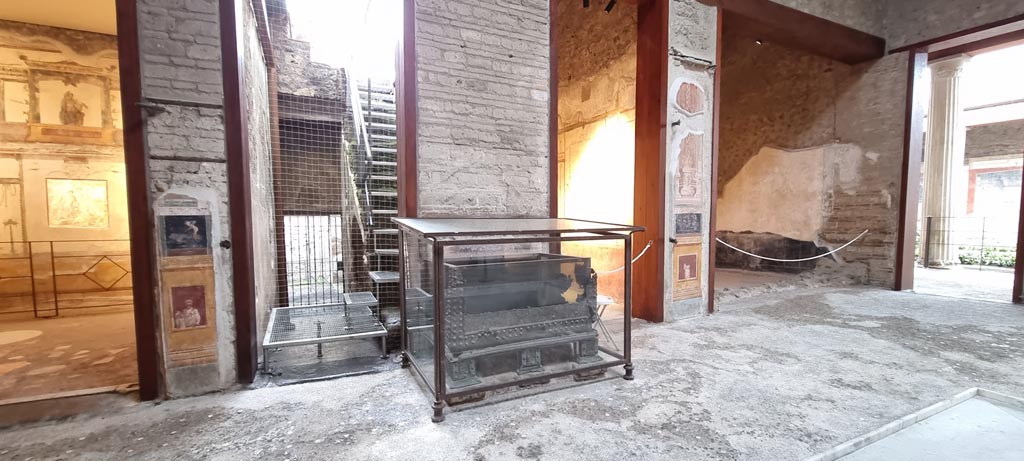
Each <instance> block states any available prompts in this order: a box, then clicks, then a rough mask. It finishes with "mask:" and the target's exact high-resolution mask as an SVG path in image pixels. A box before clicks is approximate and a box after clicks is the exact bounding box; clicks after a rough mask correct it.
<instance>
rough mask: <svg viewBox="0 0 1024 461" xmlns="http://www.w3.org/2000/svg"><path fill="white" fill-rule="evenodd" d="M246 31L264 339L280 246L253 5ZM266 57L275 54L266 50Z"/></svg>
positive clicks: (251, 168)
mask: <svg viewBox="0 0 1024 461" xmlns="http://www.w3.org/2000/svg"><path fill="white" fill-rule="evenodd" d="M240 20H241V21H242V27H243V29H244V36H243V41H244V43H243V45H242V47H243V49H244V50H245V57H244V58H245V69H244V81H243V84H244V86H245V88H246V90H247V91H248V95H247V97H246V98H245V101H243V104H245V109H246V116H247V117H248V120H247V127H248V130H249V132H248V133H247V135H248V144H249V180H250V191H251V192H250V197H251V202H250V208H251V213H252V245H253V260H254V261H255V262H256V264H254V265H253V269H254V270H255V272H256V273H255V282H256V296H255V304H256V315H257V322H256V324H257V330H258V331H257V334H258V336H257V337H258V338H262V337H263V329H264V322H266V321H269V316H270V309H271V308H273V307H276V306H277V290H278V286H277V246H276V241H275V229H274V178H273V176H272V164H271V149H270V131H271V126H270V95H269V87H268V80H267V61H266V59H265V58H264V54H263V53H264V50H263V46H262V45H261V41H260V36H259V33H260V32H259V30H258V29H257V26H256V16H255V14H254V12H253V10H252V4H251V3H250V2H245V16H244V17H243V18H240ZM266 52H267V53H270V52H272V51H271V50H266Z"/></svg>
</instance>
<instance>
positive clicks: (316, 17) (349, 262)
mask: <svg viewBox="0 0 1024 461" xmlns="http://www.w3.org/2000/svg"><path fill="white" fill-rule="evenodd" d="M267 5H268V11H267V13H268V18H269V22H270V37H269V43H270V48H271V50H272V52H273V58H274V63H275V70H274V74H273V75H272V76H271V78H270V82H271V83H270V85H271V87H272V90H271V96H270V97H271V98H272V100H271V101H270V104H271V114H270V119H271V120H270V124H271V136H270V137H271V146H270V153H269V154H270V155H267V156H266V157H265V160H266V161H265V162H264V164H263V165H262V166H261V168H263V171H264V172H265V173H266V174H264V175H258V176H261V177H263V178H264V179H265V182H264V186H265V189H263V192H265V193H266V194H267V197H268V198H267V199H266V200H265V202H268V203H269V202H271V201H272V203H273V216H274V222H263V223H259V229H254V236H256V238H257V240H259V241H261V242H263V245H264V247H265V248H268V251H263V252H258V254H256V255H255V259H256V262H257V267H261V268H263V270H262V271H261V272H259V273H258V274H257V284H256V285H257V290H258V291H259V292H260V293H261V295H260V296H258V298H259V299H260V302H259V303H258V305H257V315H258V318H259V319H260V321H259V338H260V339H261V341H263V348H262V352H263V353H264V357H263V360H264V370H265V371H271V372H272V374H273V375H274V376H280V377H281V378H280V379H283V380H293V379H305V378H320V377H323V376H325V375H339V374H345V373H350V372H365V371H366V370H367V369H379V368H381V367H387V366H392V365H393V364H392V363H391V362H389V361H385V360H381V359H382V357H386V356H387V355H388V352H389V347H390V346H389V342H390V345H391V346H394V345H395V344H396V343H397V338H398V330H397V328H398V290H397V289H398V280H399V279H398V272H397V270H398V269H397V268H398V239H397V237H398V232H397V229H396V227H395V226H394V224H393V223H392V222H391V218H393V217H396V216H398V213H399V212H398V198H399V191H400V189H401V185H400V184H399V177H398V168H399V155H398V124H399V103H398V98H397V96H398V95H397V93H398V89H397V88H396V80H397V78H396V75H397V72H396V51H397V47H398V45H399V39H400V38H401V36H402V30H403V29H402V25H403V2H402V1H401V0H359V1H345V2H335V1H329V0H274V1H270V2H268V3H267ZM271 178H272V179H271ZM271 191H272V193H271ZM270 248H273V250H269V249H270ZM349 340H353V341H349ZM275 379H277V378H275Z"/></svg>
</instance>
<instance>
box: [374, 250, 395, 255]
mask: <svg viewBox="0 0 1024 461" xmlns="http://www.w3.org/2000/svg"><path fill="white" fill-rule="evenodd" d="M373 252H374V254H379V255H383V256H398V248H377V249H375V250H373Z"/></svg>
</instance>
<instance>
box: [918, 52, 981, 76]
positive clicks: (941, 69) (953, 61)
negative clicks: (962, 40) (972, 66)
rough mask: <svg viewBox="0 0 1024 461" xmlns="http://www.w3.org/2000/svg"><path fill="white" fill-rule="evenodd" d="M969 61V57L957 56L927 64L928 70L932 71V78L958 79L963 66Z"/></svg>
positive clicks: (964, 55)
mask: <svg viewBox="0 0 1024 461" xmlns="http://www.w3.org/2000/svg"><path fill="white" fill-rule="evenodd" d="M970 61H971V56H970V55H966V54H957V55H953V56H949V57H946V58H942V59H939V60H936V61H932V62H929V63H928V68H930V69H931V71H932V78H952V77H959V76H960V74H961V73H962V72H963V70H964V66H965V65H966V64H967V63H968V62H970Z"/></svg>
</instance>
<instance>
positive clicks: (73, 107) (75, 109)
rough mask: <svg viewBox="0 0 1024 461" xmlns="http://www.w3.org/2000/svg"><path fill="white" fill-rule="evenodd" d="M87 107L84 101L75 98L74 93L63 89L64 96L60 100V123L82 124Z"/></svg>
mask: <svg viewBox="0 0 1024 461" xmlns="http://www.w3.org/2000/svg"><path fill="white" fill-rule="evenodd" d="M88 108H89V106H87V105H85V103H84V102H81V101H79V100H78V99H75V94H74V93H72V92H70V91H65V92H64V98H63V99H61V101H60V123H61V124H64V125H71V126H82V125H84V124H85V110H86V109H88Z"/></svg>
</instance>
